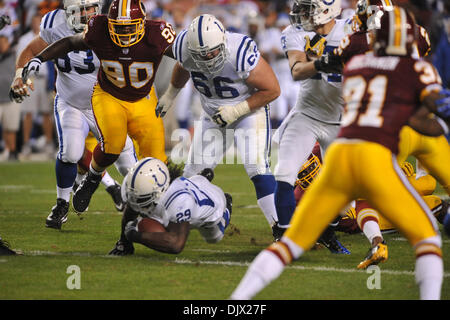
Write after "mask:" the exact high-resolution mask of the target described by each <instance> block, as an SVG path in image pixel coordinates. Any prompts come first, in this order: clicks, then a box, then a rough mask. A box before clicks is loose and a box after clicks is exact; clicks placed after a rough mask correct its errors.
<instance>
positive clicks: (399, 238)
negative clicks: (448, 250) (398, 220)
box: [391, 237, 450, 243]
mask: <svg viewBox="0 0 450 320" xmlns="http://www.w3.org/2000/svg"><path fill="white" fill-rule="evenodd" d="M391 240H394V241H408V240H407V239H406V238H402V237H398V238H392V239H391ZM442 243H450V240H442Z"/></svg>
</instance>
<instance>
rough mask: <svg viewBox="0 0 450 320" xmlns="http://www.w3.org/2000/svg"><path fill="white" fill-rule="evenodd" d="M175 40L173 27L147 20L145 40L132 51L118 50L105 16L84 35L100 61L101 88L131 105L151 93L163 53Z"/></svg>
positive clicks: (93, 18)
mask: <svg viewBox="0 0 450 320" xmlns="http://www.w3.org/2000/svg"><path fill="white" fill-rule="evenodd" d="M167 29H169V32H167ZM163 34H164V35H163ZM174 38H175V35H174V31H173V29H172V27H171V26H170V24H167V23H166V22H165V21H156V20H145V34H144V37H143V38H142V39H141V40H140V41H139V42H138V43H136V44H134V45H132V46H130V47H123V48H122V47H119V46H118V45H116V44H115V43H114V42H113V41H112V40H111V37H110V35H109V31H108V18H107V16H106V15H97V16H94V17H92V18H91V19H90V20H89V23H88V28H87V31H86V32H85V35H84V40H85V41H86V43H87V45H88V46H89V47H90V48H91V49H92V50H93V51H94V52H95V54H96V55H97V56H98V58H99V59H100V64H101V66H100V72H99V73H98V82H99V85H100V86H101V88H102V89H103V90H105V91H106V92H108V93H109V94H111V95H112V96H114V97H115V98H117V99H120V100H124V101H130V102H133V101H137V100H140V99H142V98H144V97H146V96H147V95H148V94H149V93H150V90H151V88H152V85H153V81H154V79H155V74H156V71H157V70H158V66H159V64H160V62H161V59H162V57H163V55H164V52H165V50H166V48H167V47H168V46H169V45H170V44H171V43H172V42H173V40H174Z"/></svg>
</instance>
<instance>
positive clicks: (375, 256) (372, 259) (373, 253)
mask: <svg viewBox="0 0 450 320" xmlns="http://www.w3.org/2000/svg"><path fill="white" fill-rule="evenodd" d="M387 258H388V248H387V245H386V242H385V241H383V242H380V243H379V244H377V245H376V246H375V247H373V248H370V249H369V252H367V255H366V258H365V259H364V261H362V262H360V263H359V264H358V266H357V268H358V269H366V268H367V267H368V266H371V265H376V264H379V263H380V262H385V261H386V260H387Z"/></svg>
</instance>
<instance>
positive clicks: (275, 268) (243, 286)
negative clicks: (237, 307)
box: [230, 250, 284, 300]
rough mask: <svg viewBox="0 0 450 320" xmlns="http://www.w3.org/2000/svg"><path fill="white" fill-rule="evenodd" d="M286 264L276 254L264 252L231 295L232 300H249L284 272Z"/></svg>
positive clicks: (254, 261) (259, 255)
mask: <svg viewBox="0 0 450 320" xmlns="http://www.w3.org/2000/svg"><path fill="white" fill-rule="evenodd" d="M283 269H284V264H283V263H282V262H281V260H280V258H278V257H277V256H276V255H275V254H274V253H272V252H270V251H268V250H263V251H261V252H260V253H259V254H258V255H257V256H256V258H255V260H253V262H252V264H251V265H250V267H249V268H248V270H247V272H246V274H245V276H244V278H243V279H242V280H241V282H240V283H239V285H238V287H237V288H236V289H235V290H234V292H233V293H232V294H231V297H230V299H232V300H249V299H251V298H253V297H254V296H255V295H256V294H257V293H258V292H260V291H261V290H262V289H264V288H265V287H266V286H267V285H268V284H269V283H270V282H271V281H272V280H274V279H276V278H278V277H279V276H280V274H281V272H283Z"/></svg>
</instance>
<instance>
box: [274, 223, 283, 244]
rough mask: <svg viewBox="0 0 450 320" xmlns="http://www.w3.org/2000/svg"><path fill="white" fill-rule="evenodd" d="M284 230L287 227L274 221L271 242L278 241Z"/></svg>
mask: <svg viewBox="0 0 450 320" xmlns="http://www.w3.org/2000/svg"><path fill="white" fill-rule="evenodd" d="M286 230H287V228H282V227H280V226H279V225H278V222H275V223H274V224H273V225H272V235H273V242H277V241H280V239H281V237H282V236H283V234H284V232H285V231H286Z"/></svg>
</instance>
